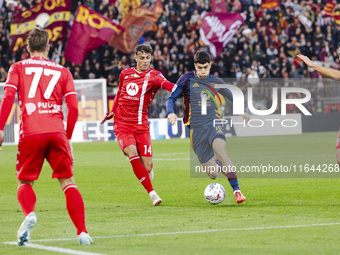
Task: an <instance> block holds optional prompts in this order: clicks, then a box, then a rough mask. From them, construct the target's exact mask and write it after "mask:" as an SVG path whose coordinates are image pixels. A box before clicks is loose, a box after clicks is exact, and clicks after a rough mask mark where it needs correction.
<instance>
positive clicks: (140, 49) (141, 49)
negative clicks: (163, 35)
mask: <svg viewBox="0 0 340 255" xmlns="http://www.w3.org/2000/svg"><path fill="white" fill-rule="evenodd" d="M134 51H135V55H138V54H139V53H147V54H150V55H152V52H153V50H152V48H151V46H150V45H146V44H139V45H137V46H136V48H135V50H134Z"/></svg>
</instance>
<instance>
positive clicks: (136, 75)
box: [131, 73, 140, 78]
mask: <svg viewBox="0 0 340 255" xmlns="http://www.w3.org/2000/svg"><path fill="white" fill-rule="evenodd" d="M131 76H132V77H135V78H140V76H139V75H138V74H136V73H133V74H131Z"/></svg>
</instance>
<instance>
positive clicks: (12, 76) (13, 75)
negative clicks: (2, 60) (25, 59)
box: [5, 63, 20, 90]
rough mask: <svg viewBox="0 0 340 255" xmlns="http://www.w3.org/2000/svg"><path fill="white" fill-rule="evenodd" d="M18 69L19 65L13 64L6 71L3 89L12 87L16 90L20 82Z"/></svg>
mask: <svg viewBox="0 0 340 255" xmlns="http://www.w3.org/2000/svg"><path fill="white" fill-rule="evenodd" d="M19 69H20V67H19V64H18V63H17V64H14V65H12V66H11V68H10V69H9V71H8V76H7V80H6V82H5V87H12V88H14V89H16V90H18V87H19V82H20V70H19Z"/></svg>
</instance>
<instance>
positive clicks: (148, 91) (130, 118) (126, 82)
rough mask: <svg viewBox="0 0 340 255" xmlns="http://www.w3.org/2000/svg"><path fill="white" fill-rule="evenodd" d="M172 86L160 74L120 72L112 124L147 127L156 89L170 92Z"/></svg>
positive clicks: (149, 71)
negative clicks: (150, 106)
mask: <svg viewBox="0 0 340 255" xmlns="http://www.w3.org/2000/svg"><path fill="white" fill-rule="evenodd" d="M173 87H174V84H173V83H171V82H169V81H168V80H167V79H166V78H165V77H164V76H163V75H162V73H161V72H159V71H157V70H155V69H152V68H150V69H148V70H147V71H145V72H139V71H137V70H136V69H135V68H133V67H132V68H128V69H125V70H123V71H122V72H121V74H120V77H119V89H118V93H117V96H116V98H115V102H114V104H113V107H112V112H114V113H115V117H114V122H115V123H123V124H126V125H137V124H138V125H140V124H143V125H148V124H149V122H148V111H149V105H150V103H151V101H152V99H153V98H154V96H155V94H156V92H157V91H158V89H166V90H168V91H172V89H173Z"/></svg>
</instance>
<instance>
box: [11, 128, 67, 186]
mask: <svg viewBox="0 0 340 255" xmlns="http://www.w3.org/2000/svg"><path fill="white" fill-rule="evenodd" d="M45 158H46V159H47V161H48V162H49V164H50V166H51V168H52V170H53V173H52V178H70V177H72V176H73V160H72V154H71V149H70V145H69V142H68V139H67V136H66V134H65V133H44V134H38V135H30V136H26V137H24V138H22V139H20V140H19V145H18V155H17V167H16V170H17V179H19V180H29V181H33V180H37V179H38V177H39V175H40V172H41V168H42V165H43V163H44V159H45Z"/></svg>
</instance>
